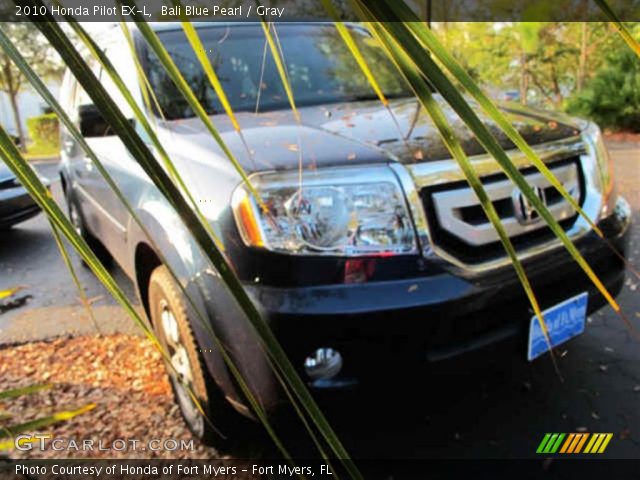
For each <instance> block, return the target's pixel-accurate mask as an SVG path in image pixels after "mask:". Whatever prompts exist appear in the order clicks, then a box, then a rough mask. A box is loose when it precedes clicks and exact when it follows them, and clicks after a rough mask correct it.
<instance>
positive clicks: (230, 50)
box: [143, 24, 410, 119]
mask: <svg viewBox="0 0 640 480" xmlns="http://www.w3.org/2000/svg"><path fill="white" fill-rule="evenodd" d="M352 32H353V34H354V36H355V38H356V41H357V43H358V45H359V47H360V48H361V50H362V52H363V53H364V55H365V57H366V58H367V61H368V63H369V65H370V67H371V68H372V70H373V71H374V73H375V75H376V79H377V80H378V82H379V83H380V86H381V88H382V90H383V91H384V92H385V94H387V96H389V97H390V98H393V97H399V96H409V95H410V91H409V89H408V87H407V86H406V84H405V83H404V81H403V80H402V79H401V77H400V75H399V74H398V73H397V71H396V69H395V67H394V66H393V65H392V64H391V62H390V61H389V60H388V59H387V57H386V55H385V53H384V51H383V50H382V49H381V48H380V47H378V46H377V45H376V43H375V42H374V40H373V39H372V38H371V37H370V36H369V35H368V34H367V33H366V32H364V31H362V30H360V29H357V28H353V29H352ZM198 33H199V35H200V38H201V40H202V43H203V44H204V46H205V48H206V49H207V53H208V56H209V60H210V61H211V64H212V65H213V67H214V69H215V71H216V74H217V75H218V77H219V79H220V81H221V83H222V86H223V88H224V90H225V92H226V94H227V96H228V97H229V101H230V103H231V106H232V107H233V109H234V110H235V111H243V110H244V111H255V110H256V105H258V110H259V111H267V110H277V109H283V108H288V107H289V104H288V102H287V97H286V93H285V90H284V88H283V86H282V82H281V81H280V77H279V75H278V71H277V68H276V66H275V62H274V61H273V58H272V56H271V54H270V51H269V49H268V47H267V53H266V59H265V57H264V52H265V36H264V33H263V32H262V28H261V27H260V26H259V25H257V26H256V25H237V26H233V27H222V26H216V27H203V28H199V29H198ZM159 36H160V38H161V40H162V42H163V43H164V45H165V47H166V48H167V50H168V51H169V53H170V55H171V56H172V58H173V59H174V61H175V62H176V64H177V65H178V68H179V69H180V71H181V72H182V74H183V75H184V77H185V78H186V80H187V81H188V82H189V84H190V86H191V88H192V89H193V91H194V92H195V94H196V95H197V96H198V98H199V99H200V101H201V103H202V104H203V105H204V106H205V108H206V109H207V110H208V112H209V113H210V114H214V113H220V112H222V111H223V109H222V105H221V104H220V102H219V100H218V99H217V97H216V95H215V92H214V90H213V88H212V87H211V85H210V83H209V80H208V78H207V77H206V75H205V73H204V71H203V69H202V67H201V66H200V63H199V62H198V59H197V58H196V56H195V54H194V53H193V51H192V49H191V46H190V44H189V43H188V41H187V39H186V38H185V36H184V34H183V32H182V31H181V30H179V31H178V30H176V31H165V32H160V33H159ZM277 36H278V39H279V40H280V43H281V46H282V52H283V56H284V60H285V63H286V67H287V73H288V76H289V80H290V82H291V85H292V88H293V93H294V97H295V100H296V105H298V106H301V107H302V106H305V105H313V104H321V103H334V102H344V101H350V100H358V99H368V98H374V99H375V98H377V97H376V96H375V95H374V92H373V90H372V89H371V87H370V86H369V84H368V82H367V80H366V78H365V77H364V75H363V74H362V72H361V70H360V69H359V67H358V65H357V63H356V62H355V60H354V59H353V56H352V55H351V53H350V52H349V50H348V49H347V47H346V45H345V44H344V41H343V40H342V39H341V37H340V36H339V34H338V32H337V31H336V29H335V27H334V26H332V25H329V24H327V25H304V26H302V25H286V24H285V25H279V26H278V27H277ZM144 56H145V57H146V58H144V59H143V63H144V64H145V68H146V70H147V73H148V75H149V80H150V82H151V85H152V86H153V89H154V91H155V93H156V96H157V98H158V101H159V103H160V105H161V107H162V109H163V111H164V115H165V116H166V117H167V118H169V119H175V118H184V117H190V116H193V112H192V111H191V109H190V108H189V106H188V105H187V102H186V101H185V100H184V99H183V98H182V95H181V94H180V93H179V92H178V90H177V89H176V88H175V86H174V85H173V82H172V81H171V79H170V78H169V77H168V75H167V74H166V73H165V72H164V69H163V68H162V65H160V63H159V61H158V59H157V58H156V57H155V55H154V54H153V53H152V52H146V53H145V54H144ZM263 60H264V61H263Z"/></svg>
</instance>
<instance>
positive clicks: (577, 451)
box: [573, 433, 589, 453]
mask: <svg viewBox="0 0 640 480" xmlns="http://www.w3.org/2000/svg"><path fill="white" fill-rule="evenodd" d="M587 438H589V434H588V433H583V434H582V438H581V439H580V441H579V442H578V445H576V449H575V450H574V451H573V453H580V450H582V446H583V445H584V442H586V441H587Z"/></svg>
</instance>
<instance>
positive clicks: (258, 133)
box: [161, 96, 584, 172]
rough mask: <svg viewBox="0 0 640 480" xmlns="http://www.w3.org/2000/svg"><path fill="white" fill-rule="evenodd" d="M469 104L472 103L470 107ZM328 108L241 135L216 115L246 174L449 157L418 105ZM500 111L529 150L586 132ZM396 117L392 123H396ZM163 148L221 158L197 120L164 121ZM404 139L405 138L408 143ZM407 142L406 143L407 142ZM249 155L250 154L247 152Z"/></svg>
mask: <svg viewBox="0 0 640 480" xmlns="http://www.w3.org/2000/svg"><path fill="white" fill-rule="evenodd" d="M436 99H437V101H438V102H439V103H440V104H441V107H442V108H443V110H444V112H445V115H446V116H447V118H448V120H449V122H450V123H451V125H452V126H453V128H454V131H455V132H456V134H457V135H458V138H459V139H460V141H461V143H462V146H463V148H464V150H465V152H466V153H467V155H477V154H480V153H483V152H484V150H483V148H482V146H481V145H480V144H479V143H478V142H477V140H476V139H475V137H474V135H473V134H472V133H471V131H470V130H469V129H468V128H467V127H466V125H464V123H463V122H462V120H460V118H459V117H458V116H457V114H455V112H453V111H452V110H451V109H450V108H449V107H448V106H447V105H446V104H445V103H444V101H443V100H442V99H441V98H440V97H439V96H436ZM471 103H472V102H471ZM472 106H474V107H475V108H474V110H475V111H476V113H477V114H478V116H479V117H480V118H481V119H482V121H483V122H484V123H485V124H486V125H487V126H488V127H489V129H490V130H491V131H492V132H493V134H494V135H495V136H496V138H497V139H498V141H499V143H500V144H501V146H502V147H503V148H504V149H507V150H509V149H512V148H514V146H513V144H512V143H511V141H510V140H509V139H508V138H507V137H506V136H505V135H504V134H503V133H502V132H501V130H500V129H499V128H498V127H497V126H496V125H495V124H494V123H493V122H492V121H491V120H490V119H488V118H487V116H486V115H484V113H483V112H482V111H481V110H480V109H479V108H477V106H475V105H474V104H473V103H472ZM390 109H391V111H392V112H393V117H392V116H391V115H390V114H389V111H388V110H387V109H386V108H385V107H384V106H382V105H381V103H380V102H379V101H365V102H350V103H341V104H324V105H319V106H312V107H304V108H301V109H299V112H300V123H301V124H300V125H298V124H297V122H296V119H295V117H294V115H293V114H292V112H291V111H290V110H281V111H273V112H265V113H259V114H254V113H248V112H239V113H238V114H237V118H238V122H239V123H240V125H241V127H242V136H241V135H239V134H238V133H237V132H236V131H235V130H234V129H233V126H232V124H231V122H230V121H229V119H228V117H227V116H226V115H213V116H212V117H211V119H212V120H213V122H214V124H215V125H216V128H217V129H218V131H219V132H220V134H221V136H222V139H223V140H224V142H225V143H226V145H227V146H228V147H229V149H230V150H231V151H232V152H233V154H234V155H235V156H236V158H237V159H238V161H239V162H240V163H241V164H242V166H243V167H244V168H245V169H246V170H247V171H249V172H254V171H263V170H287V169H294V168H298V165H299V163H300V161H302V163H303V165H304V166H305V167H306V168H316V167H324V166H338V165H353V164H364V163H376V162H381V161H396V162H401V163H415V162H429V161H435V160H441V159H446V158H449V157H450V155H449V153H448V151H447V148H446V147H445V145H444V143H443V142H442V140H441V139H440V136H439V134H438V131H437V129H436V127H435V126H434V125H433V122H432V121H431V119H430V118H429V117H428V115H427V114H426V113H425V112H424V110H423V109H422V108H420V107H419V103H418V102H417V101H416V100H415V99H399V100H395V101H392V102H391V104H390ZM501 110H502V111H503V113H504V114H505V115H506V116H507V118H508V119H509V120H510V121H511V123H512V124H513V125H514V126H515V127H516V129H517V130H518V131H519V132H520V134H521V135H522V136H523V137H524V139H525V140H526V141H527V142H528V143H529V144H530V145H536V144H540V143H545V142H549V141H553V140H558V139H562V138H566V137H570V136H574V135H577V134H578V133H579V132H580V130H581V129H582V128H584V125H582V124H581V123H580V122H579V121H577V120H575V119H572V118H568V117H565V116H562V115H560V114H555V113H549V112H543V111H538V110H534V109H530V108H525V107H522V106H519V105H517V104H502V105H501ZM394 117H395V120H394ZM161 127H162V128H161V129H162V130H163V136H166V139H167V142H165V144H166V145H170V146H171V147H170V150H171V153H173V154H174V155H177V156H179V157H183V158H184V157H186V158H189V159H191V160H195V159H197V160H198V161H200V162H207V159H210V158H212V154H213V153H215V154H216V155H218V156H222V157H223V158H224V153H223V152H222V151H221V150H220V148H219V146H218V145H217V143H216V142H215V140H214V139H213V138H212V136H211V135H210V133H209V132H208V131H207V130H206V128H205V127H204V125H203V124H202V122H201V121H200V120H199V119H197V118H190V119H183V120H173V121H169V122H161ZM403 137H404V138H403ZM405 138H406V139H405ZM249 152H250V153H249Z"/></svg>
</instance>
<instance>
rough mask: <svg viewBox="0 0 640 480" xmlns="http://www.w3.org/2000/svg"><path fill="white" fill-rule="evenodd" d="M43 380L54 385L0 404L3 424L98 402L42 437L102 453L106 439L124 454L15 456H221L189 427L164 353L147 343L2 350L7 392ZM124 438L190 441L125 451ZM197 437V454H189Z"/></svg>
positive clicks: (99, 340)
mask: <svg viewBox="0 0 640 480" xmlns="http://www.w3.org/2000/svg"><path fill="white" fill-rule="evenodd" d="M43 383H44V384H51V388H48V389H46V390H41V391H38V392H36V393H32V394H29V395H23V396H21V397H17V398H13V399H10V400H5V401H1V402H0V418H2V420H0V426H5V427H7V426H10V425H18V424H21V423H23V422H27V421H30V420H33V419H36V418H41V417H43V416H47V415H51V414H54V413H56V412H60V411H68V410H75V409H77V408H80V407H82V406H85V405H87V404H90V403H95V404H96V406H95V408H94V409H93V410H90V411H88V412H86V413H84V414H82V415H80V416H77V417H75V418H73V419H71V420H68V421H64V422H60V423H57V424H55V425H53V426H49V427H44V428H42V429H41V430H40V431H39V433H45V432H46V433H50V434H52V435H53V436H54V437H56V438H65V439H69V440H70V439H74V440H75V441H76V442H77V443H78V444H81V443H82V441H83V440H93V441H94V445H95V446H96V448H97V446H98V444H99V441H101V442H102V445H103V446H104V447H111V446H112V445H115V447H116V448H117V450H114V449H107V450H93V451H82V450H79V451H74V450H73V449H72V450H66V451H55V450H52V449H48V450H44V451H40V450H31V451H28V452H24V451H19V450H17V449H14V450H11V451H10V452H9V455H10V456H11V457H12V458H27V457H28V458H34V457H38V458H69V457H93V458H96V457H108V458H216V457H217V454H216V451H215V450H214V449H212V448H208V447H205V446H203V445H201V444H199V443H198V441H197V440H195V439H193V437H192V435H191V433H190V432H189V431H188V429H187V428H186V426H185V424H184V422H183V420H182V418H181V416H180V413H179V411H178V407H177V406H176V404H175V402H174V399H173V394H172V392H171V387H170V385H169V382H168V379H167V375H166V370H165V367H164V365H163V364H162V360H161V358H160V355H159V354H158V353H157V351H155V350H154V348H153V347H152V345H151V343H150V342H149V341H148V340H146V339H142V338H139V337H133V336H127V335H112V336H104V337H103V336H93V337H77V338H61V339H57V340H53V341H49V342H33V343H27V344H24V345H18V346H12V347H4V348H0V392H2V391H6V390H9V389H13V388H17V387H24V386H28V385H34V384H43ZM30 433H35V432H33V431H30ZM117 439H127V440H130V439H134V440H139V441H140V442H141V443H140V444H139V445H143V446H144V445H146V444H147V442H148V441H149V440H151V439H156V440H160V442H162V443H164V441H165V440H167V439H174V440H177V441H178V442H180V441H185V442H187V443H186V445H187V449H183V450H180V449H177V450H166V449H165V450H159V451H148V449H147V450H146V451H133V450H132V449H131V448H129V446H127V447H126V449H125V450H120V449H121V448H123V447H122V443H117V442H116V443H115V444H114V443H113V442H114V441H115V440H117ZM192 439H193V442H192V445H193V449H189V443H188V442H189V440H192ZM65 443H67V442H65ZM131 443H132V442H127V444H129V445H131ZM162 443H161V444H162ZM154 446H155V447H157V446H158V443H157V442H156V443H155V444H154ZM169 447H170V448H171V447H173V443H169Z"/></svg>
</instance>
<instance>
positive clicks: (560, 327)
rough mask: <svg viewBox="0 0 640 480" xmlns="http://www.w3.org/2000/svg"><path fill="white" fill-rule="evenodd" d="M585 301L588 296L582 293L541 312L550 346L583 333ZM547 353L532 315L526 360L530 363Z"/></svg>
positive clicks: (585, 313)
mask: <svg viewBox="0 0 640 480" xmlns="http://www.w3.org/2000/svg"><path fill="white" fill-rule="evenodd" d="M587 301H588V294H587V292H584V293H581V294H580V295H576V296H575V297H573V298H570V299H568V300H565V301H564V302H562V303H559V304H558V305H554V306H553V307H551V308H549V309H547V310H545V311H544V312H542V315H543V316H544V320H545V324H546V326H547V331H548V333H549V340H550V341H551V345H552V346H554V347H555V346H558V345H560V344H561V343H564V342H566V341H567V340H569V339H570V338H573V337H575V336H577V335H580V334H581V333H582V332H584V325H585V321H586V318H587ZM547 351H549V344H548V343H547V340H546V339H545V336H544V333H543V332H542V328H540V322H539V321H538V318H537V317H536V316H535V315H534V316H533V317H532V318H531V322H530V325H529V350H528V352H527V358H528V359H529V361H531V360H533V359H535V358H538V357H539V356H540V355H542V354H543V353H545V352H547Z"/></svg>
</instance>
